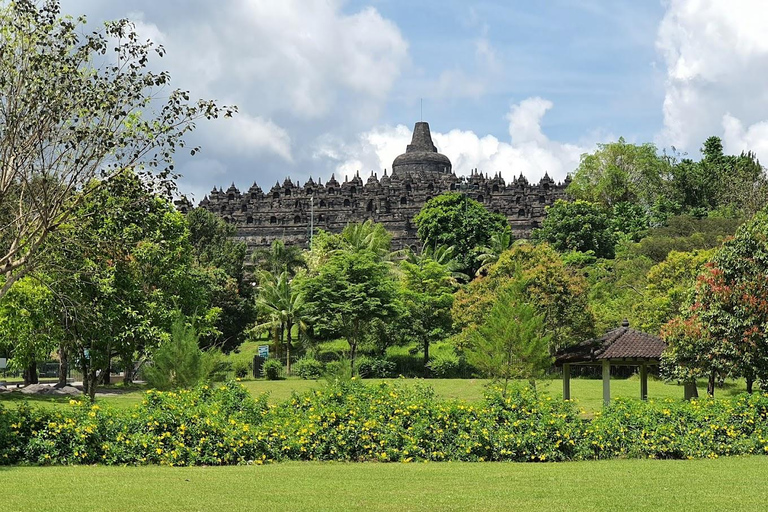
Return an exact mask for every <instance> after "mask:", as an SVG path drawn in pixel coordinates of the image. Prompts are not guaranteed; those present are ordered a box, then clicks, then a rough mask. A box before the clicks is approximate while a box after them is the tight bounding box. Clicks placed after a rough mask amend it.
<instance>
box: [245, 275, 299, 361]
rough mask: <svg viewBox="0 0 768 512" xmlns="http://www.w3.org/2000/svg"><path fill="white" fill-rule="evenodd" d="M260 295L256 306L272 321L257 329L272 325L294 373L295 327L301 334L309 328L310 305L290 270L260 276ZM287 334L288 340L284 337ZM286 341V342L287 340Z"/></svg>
mask: <svg viewBox="0 0 768 512" xmlns="http://www.w3.org/2000/svg"><path fill="white" fill-rule="evenodd" d="M259 281H260V285H259V295H258V297H257V300H256V305H257V307H258V308H259V310H260V311H261V312H262V313H263V314H265V315H266V316H267V317H268V321H267V322H266V323H264V324H261V325H258V326H257V329H261V328H269V329H271V330H272V332H273V333H274V339H275V341H276V343H277V347H275V348H277V349H278V350H280V349H282V348H285V350H286V359H287V361H288V366H287V369H286V371H287V373H288V375H290V374H291V348H292V346H293V337H292V336H293V328H294V326H295V327H297V328H298V331H299V333H304V332H306V330H307V318H308V317H307V315H306V311H307V306H306V303H305V301H304V294H303V293H302V292H301V291H300V290H299V289H298V287H297V286H296V285H295V284H294V283H293V280H292V279H290V276H289V274H288V272H287V271H283V272H281V273H280V275H272V274H270V273H269V272H266V271H265V272H262V274H261V276H260V279H259ZM284 336H285V340H283V337H284ZM283 341H285V342H284V343H283Z"/></svg>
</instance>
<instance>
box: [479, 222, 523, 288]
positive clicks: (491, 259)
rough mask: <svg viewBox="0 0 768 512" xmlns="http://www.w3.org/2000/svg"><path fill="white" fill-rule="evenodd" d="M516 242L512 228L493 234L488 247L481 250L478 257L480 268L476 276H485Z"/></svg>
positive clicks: (507, 227) (506, 227) (505, 228)
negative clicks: (502, 254)
mask: <svg viewBox="0 0 768 512" xmlns="http://www.w3.org/2000/svg"><path fill="white" fill-rule="evenodd" d="M514 241H515V236H514V235H513V234H512V228H511V227H510V226H505V227H504V229H503V230H502V231H498V232H496V233H494V234H492V235H491V240H490V242H489V243H488V245H487V246H486V247H481V248H480V254H479V255H478V256H477V261H478V263H480V268H479V269H477V274H475V275H478V276H481V275H485V274H486V273H487V272H488V269H489V268H490V267H491V265H493V264H494V263H496V262H497V261H499V256H501V253H503V252H504V251H506V250H507V249H509V248H510V247H512V244H513V243H514Z"/></svg>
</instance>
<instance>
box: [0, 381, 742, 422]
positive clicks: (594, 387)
mask: <svg viewBox="0 0 768 512" xmlns="http://www.w3.org/2000/svg"><path fill="white" fill-rule="evenodd" d="M383 380H386V381H387V382H398V383H400V384H403V385H406V386H410V385H417V384H421V385H427V386H431V387H432V388H433V389H434V390H435V392H436V393H437V395H438V396H440V397H442V398H451V399H459V400H466V401H477V400H480V399H481V398H482V396H483V390H484V387H485V385H486V384H487V383H488V382H489V381H487V380H484V379H426V380H425V379H366V380H365V382H366V383H369V384H377V383H379V382H382V381H383ZM243 385H245V386H246V387H247V388H248V390H249V391H251V393H253V394H254V395H258V394H260V393H269V395H270V401H271V402H273V403H274V402H279V401H282V400H285V399H287V398H289V397H290V396H291V393H292V392H293V391H296V392H302V391H306V390H309V389H316V388H320V387H322V386H324V385H325V381H323V380H318V381H313V380H301V379H297V378H291V379H286V380H279V381H266V380H246V381H243ZM538 387H539V389H540V390H541V391H543V392H545V393H548V394H550V395H552V396H562V381H561V380H559V379H555V380H544V381H540V382H539V383H538ZM116 391H118V392H119V394H116V395H115V396H109V397H104V398H100V399H99V400H100V401H101V402H103V403H109V404H110V405H114V406H116V407H129V406H131V405H134V404H136V403H138V402H139V401H140V400H141V396H142V393H143V391H141V390H138V391H128V392H125V391H121V390H120V389H119V388H117V389H116ZM743 391H744V383H743V382H735V383H734V382H729V383H726V386H725V387H724V388H718V389H717V390H716V391H715V396H717V397H724V396H732V395H734V394H737V393H739V392H743ZM699 393H700V395H701V396H704V395H705V393H706V384H705V383H704V382H700V383H699ZM639 394H640V381H639V380H638V378H637V377H632V378H629V379H615V380H611V396H612V397H614V398H616V397H630V398H636V397H638V396H639ZM648 396H649V398H674V399H682V397H683V388H682V386H678V385H675V384H667V383H665V382H663V381H658V380H650V381H649V382H648ZM571 397H572V398H573V399H574V400H576V401H577V403H578V405H579V406H580V407H581V408H583V409H584V411H585V412H586V413H587V414H590V413H592V412H594V411H597V410H600V408H601V407H602V400H603V388H602V381H600V380H598V379H572V380H571ZM23 399H24V398H23V395H19V394H18V393H14V394H12V395H9V394H0V403H3V404H6V405H10V406H12V405H14V404H16V403H18V402H19V401H20V400H23ZM69 400H70V397H61V398H55V399H52V398H50V397H32V398H30V401H31V402H32V403H34V404H38V405H41V406H44V407H59V406H61V405H62V404H68V403H69Z"/></svg>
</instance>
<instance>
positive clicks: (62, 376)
mask: <svg viewBox="0 0 768 512" xmlns="http://www.w3.org/2000/svg"><path fill="white" fill-rule="evenodd" d="M68 373H69V353H68V352H67V347H65V346H64V344H63V343H62V344H61V345H59V382H58V383H57V384H56V385H57V386H59V387H64V386H66V385H67V374H68Z"/></svg>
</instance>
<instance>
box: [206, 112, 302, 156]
mask: <svg viewBox="0 0 768 512" xmlns="http://www.w3.org/2000/svg"><path fill="white" fill-rule="evenodd" d="M214 136H215V137H216V140H217V141H218V143H219V148H218V149H219V150H225V151H226V150H227V149H231V150H233V151H236V152H237V153H239V154H240V155H243V156H247V157H254V156H257V155H260V154H263V153H264V152H271V153H274V154H276V155H279V156H280V157H282V158H283V159H284V160H286V161H287V162H292V161H293V157H292V156H291V138H290V136H289V135H288V132H287V131H285V130H284V129H283V128H280V127H279V126H277V125H276V124H275V123H273V122H272V121H271V120H269V119H263V118H261V117H253V116H250V115H248V114H239V115H236V116H234V117H233V118H232V119H228V120H225V121H224V122H222V123H221V124H219V125H218V126H216V131H215V135H212V137H214Z"/></svg>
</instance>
